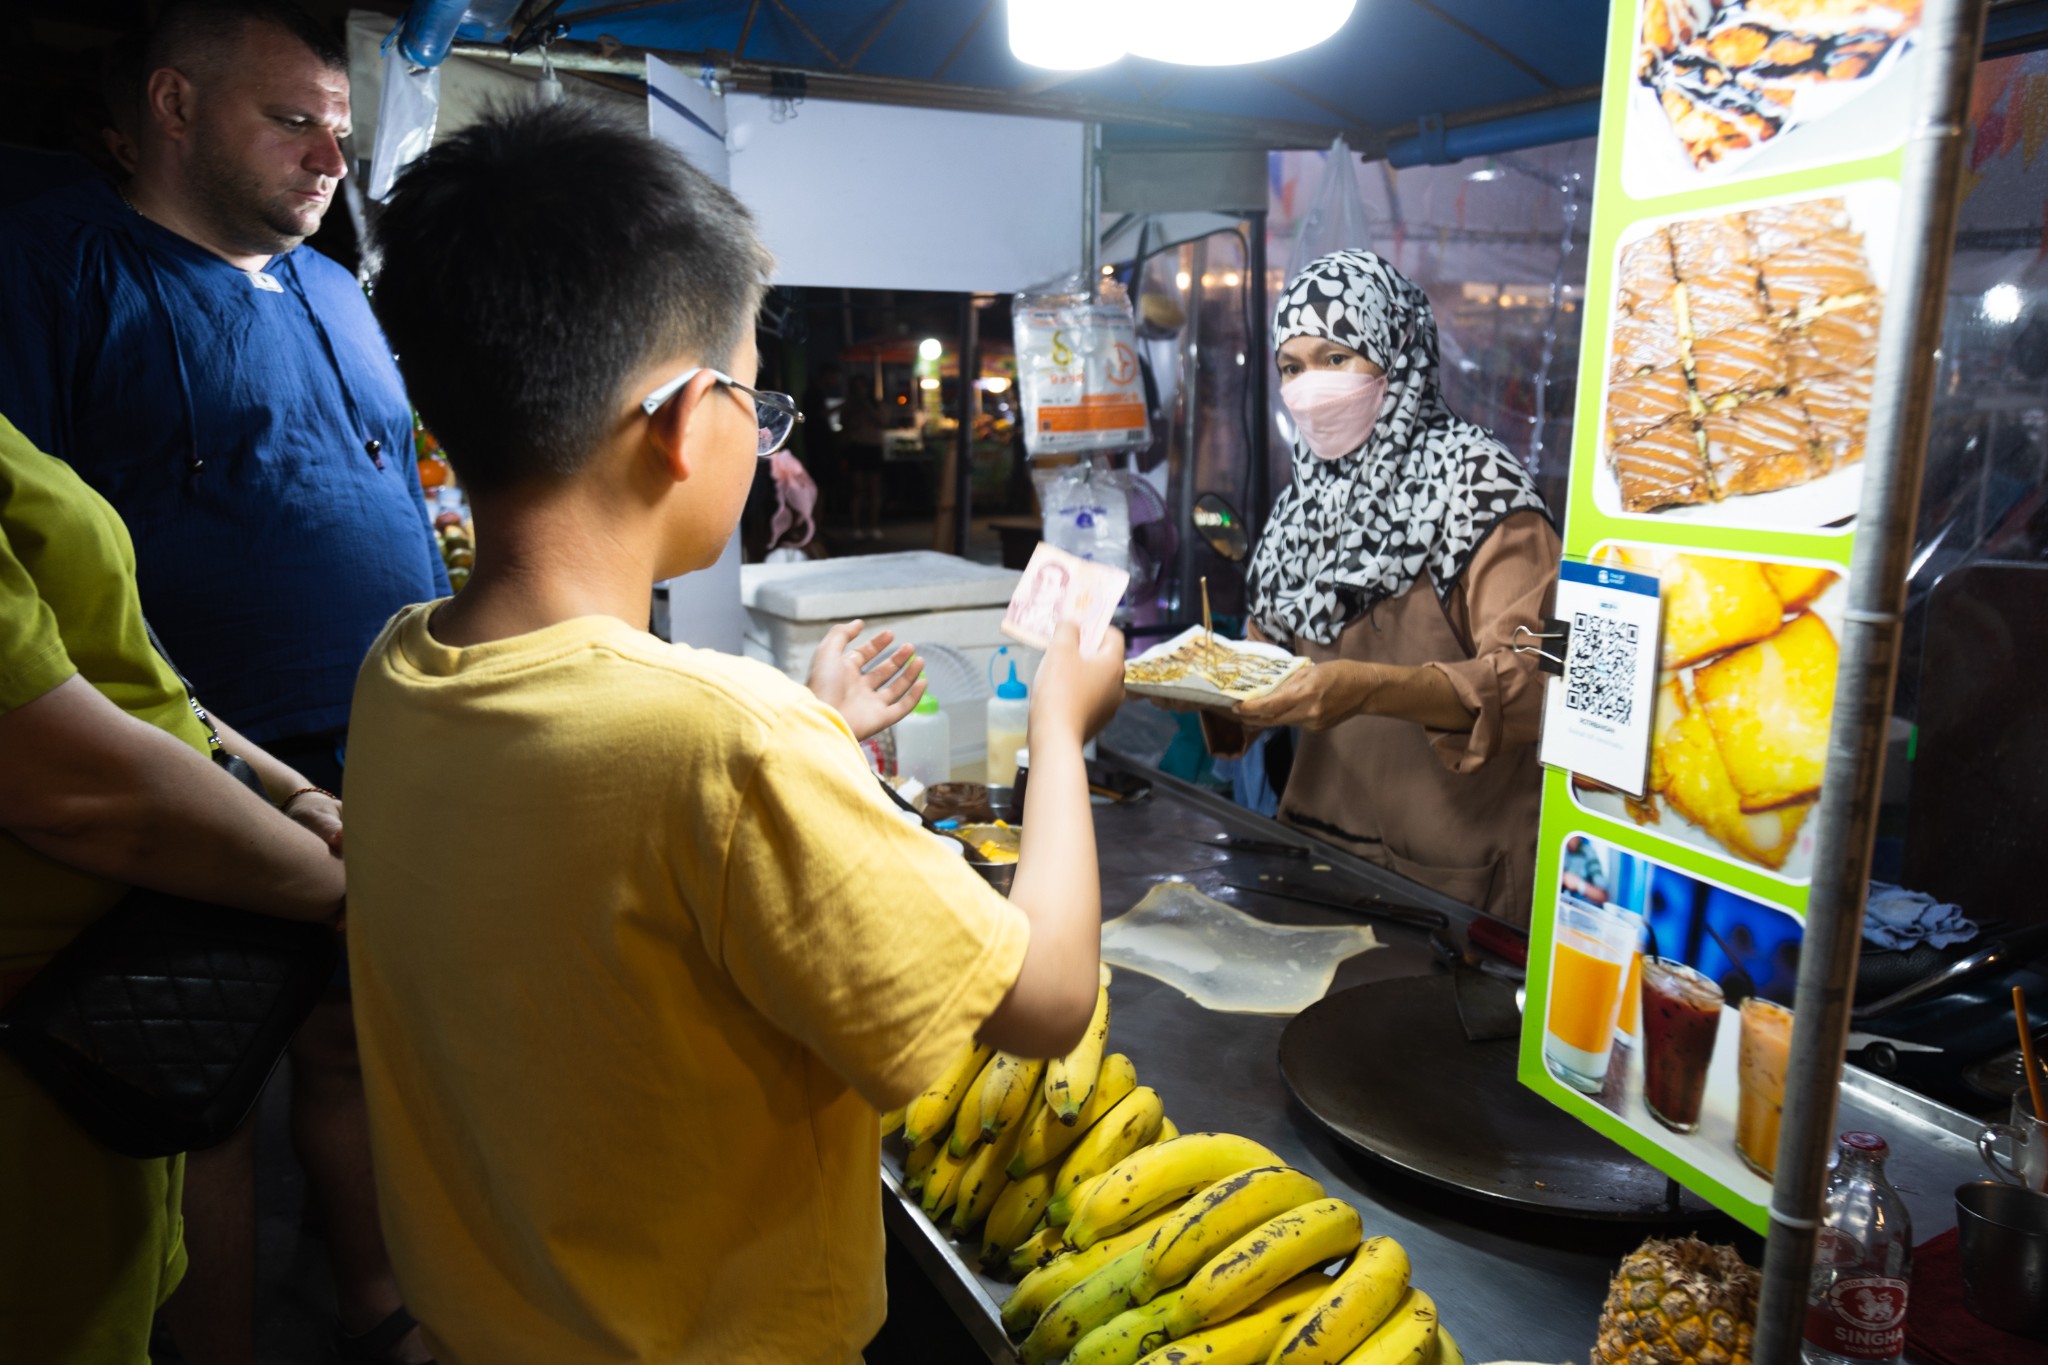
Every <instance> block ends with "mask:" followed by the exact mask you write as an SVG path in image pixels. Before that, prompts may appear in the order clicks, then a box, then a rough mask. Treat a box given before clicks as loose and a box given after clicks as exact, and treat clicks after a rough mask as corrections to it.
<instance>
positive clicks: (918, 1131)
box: [903, 1046, 995, 1147]
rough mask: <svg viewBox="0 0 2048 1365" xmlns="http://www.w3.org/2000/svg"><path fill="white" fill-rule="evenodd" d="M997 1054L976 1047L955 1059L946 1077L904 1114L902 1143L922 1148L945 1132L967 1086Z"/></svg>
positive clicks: (935, 1083)
mask: <svg viewBox="0 0 2048 1365" xmlns="http://www.w3.org/2000/svg"><path fill="white" fill-rule="evenodd" d="M994 1054H995V1049H994V1048H986V1047H980V1046H976V1047H971V1048H969V1049H967V1051H965V1052H963V1053H961V1054H960V1055H959V1056H958V1057H955V1058H954V1059H953V1064H952V1065H951V1066H949V1067H947V1068H946V1070H945V1074H944V1075H942V1076H940V1077H939V1078H938V1079H937V1080H936V1081H933V1082H932V1083H931V1086H930V1087H929V1088H928V1089H926V1091H925V1092H924V1093H923V1094H922V1095H919V1096H918V1097H917V1098H916V1099H914V1100H912V1101H911V1102H910V1107H909V1108H908V1109H906V1110H905V1111H904V1114H903V1141H904V1142H905V1143H907V1144H909V1145H910V1146H912V1147H919V1146H922V1145H923V1144H924V1142H925V1140H926V1139H927V1138H930V1137H933V1136H936V1135H938V1134H941V1133H943V1132H944V1131H945V1128H946V1124H947V1123H948V1122H949V1121H950V1120H951V1119H952V1117H953V1111H954V1110H956V1109H958V1108H959V1107H960V1097H961V1096H962V1095H964V1094H966V1093H967V1086H968V1083H969V1082H971V1081H972V1080H973V1079H974V1078H975V1077H976V1076H979V1075H980V1074H981V1069H982V1068H983V1067H984V1066H987V1065H988V1059H989V1058H990V1057H991V1056H993V1055H994Z"/></svg>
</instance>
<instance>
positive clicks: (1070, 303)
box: [1010, 276, 1152, 459]
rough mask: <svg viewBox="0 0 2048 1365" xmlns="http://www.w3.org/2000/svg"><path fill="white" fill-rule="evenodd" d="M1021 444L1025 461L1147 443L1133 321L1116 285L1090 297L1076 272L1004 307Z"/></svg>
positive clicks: (1018, 296) (1150, 435)
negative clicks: (1012, 345) (1019, 404)
mask: <svg viewBox="0 0 2048 1365" xmlns="http://www.w3.org/2000/svg"><path fill="white" fill-rule="evenodd" d="M1010 316H1011V318H1012V323H1011V331H1012V334H1013V336H1014V338H1015V341H1016V345H1017V388H1018V392H1019V393H1020V394H1021V396H1022V399H1023V404H1024V449H1025V452H1026V453H1027V454H1028V455H1030V457H1031V458H1032V459H1042V458H1044V457H1045V456H1047V455H1086V454H1091V453H1093V452H1096V451H1104V450H1130V449H1134V448H1140V447H1143V446H1146V445H1149V444H1151V440H1152V431H1151V427H1150V426H1149V425H1148V424H1147V422H1146V420H1145V384H1144V379H1143V378H1142V376H1141V375H1140V373H1139V368H1138V336H1137V326H1136V324H1135V323H1134V322H1133V321H1132V318H1131V305H1130V302H1129V300H1127V299H1126V298H1124V296H1123V293H1122V291H1121V290H1114V289H1110V288H1107V287H1106V288H1105V291H1104V296H1103V297H1102V298H1101V299H1100V300H1099V301H1091V300H1090V298H1089V295H1088V293H1087V291H1086V289H1085V288H1084V287H1083V285H1082V283H1081V281H1080V279H1079V277H1078V276H1076V277H1071V278H1069V279H1068V280H1066V281H1064V282H1063V284H1062V286H1061V287H1060V288H1058V289H1055V290H1038V291H1032V292H1029V293H1023V294H1019V295H1017V298H1016V303H1015V305H1014V306H1013V307H1012V309H1011V310H1010Z"/></svg>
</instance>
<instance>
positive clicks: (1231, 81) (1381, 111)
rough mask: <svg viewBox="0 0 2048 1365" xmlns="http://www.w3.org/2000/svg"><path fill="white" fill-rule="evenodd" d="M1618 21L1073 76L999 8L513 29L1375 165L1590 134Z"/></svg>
mask: <svg viewBox="0 0 2048 1365" xmlns="http://www.w3.org/2000/svg"><path fill="white" fill-rule="evenodd" d="M451 2H452V0H439V3H440V4H441V5H443V6H445V5H447V4H449V3H451ZM430 3H431V0H414V6H413V8H414V10H415V11H418V10H421V9H422V8H424V7H429V5H430ZM1255 4H1256V0H1251V3H1249V4H1248V5H1247V8H1248V9H1251V8H1253V7H1255ZM1607 10H1608V6H1607V3H1606V0H1543V3H1541V4H1528V3H1525V2H1524V0H1359V4H1358V7H1357V9H1356V10H1355V11H1354V12H1353V13H1352V16H1351V18H1350V20H1349V21H1348V22H1346V24H1345V25H1344V27H1343V28H1342V29H1341V30H1339V31H1338V32H1337V34H1336V35H1335V36H1334V37H1332V38H1330V39H1328V40H1327V41H1325V42H1323V43H1322V44H1320V45H1318V46H1317V47H1314V48H1311V49H1310V50H1308V51H1306V52H1301V53H1297V54H1295V55H1293V56H1289V57H1283V58H1279V59H1277V60H1274V61H1269V62H1262V63H1259V64H1258V65H1256V66H1249V67H1206V68H1205V67H1185V66H1174V65H1168V64H1165V63H1160V62H1153V61H1147V60H1144V59H1142V58H1135V57H1126V58H1124V59H1122V60H1121V61H1118V62H1115V63H1112V64H1111V65H1109V66H1107V67H1103V68H1099V69H1097V70H1093V71H1083V72H1071V73H1069V72H1057V71H1047V70H1044V69H1042V68H1038V67H1033V66H1027V65H1025V64H1024V63H1022V62H1019V61H1018V60H1017V59H1016V58H1015V57H1013V56H1012V55H1011V53H1010V45H1009V36H1008V21H1007V17H1006V14H1005V8H1004V4H1003V0H562V3H560V4H559V5H557V6H552V7H549V6H546V5H544V4H542V3H540V0H529V3H528V4H526V5H525V6H523V7H522V13H521V15H520V16H519V17H516V18H515V19H514V20H513V22H512V25H511V27H512V29H513V31H514V36H513V39H512V41H513V42H515V43H526V42H531V41H532V40H534V39H535V38H537V37H538V35H539V34H541V33H544V32H551V33H554V34H556V35H557V36H556V40H555V41H556V45H557V50H558V51H576V50H583V49H585V48H589V47H595V48H597V49H599V50H609V49H610V48H611V47H612V46H613V45H618V46H623V47H627V48H646V49H650V50H654V51H657V52H662V53H667V54H684V55H686V56H702V57H705V58H707V59H711V60H716V61H721V62H723V63H726V64H728V65H729V66H730V67H731V68H732V69H733V70H734V71H735V72H737V73H741V74H742V75H744V74H747V73H752V74H754V75H755V76H757V77H759V78H761V79H763V80H765V79H766V73H768V72H771V71H773V72H780V73H783V78H784V81H785V82H788V81H789V79H790V73H800V75H801V77H802V78H803V80H804V85H805V89H806V91H807V93H810V94H814V95H826V96H829V97H834V98H863V97H866V98H882V99H891V98H892V97H893V98H895V99H900V100H904V101H906V102H907V101H911V100H913V99H914V98H915V97H916V95H917V94H919V93H922V94H924V95H925V96H927V97H929V98H931V100H932V101H933V102H935V103H940V104H954V105H958V106H960V107H972V106H973V105H975V104H977V103H980V104H982V105H984V106H985V107H989V108H993V109H1000V108H1024V109H1036V110H1038V111H1039V112H1054V111H1055V110H1056V109H1057V110H1059V111H1061V112H1067V113H1068V116H1069V117H1076V118H1094V119H1096V120H1097V121H1099V122H1101V123H1103V124H1104V125H1105V129H1106V134H1107V136H1108V137H1109V138H1110V139H1111V140H1120V141H1138V140H1146V139H1178V140H1187V139H1196V140H1200V141H1204V142H1208V143H1212V144H1213V143H1215V142H1218V141H1226V142H1236V143H1241V144H1260V145H1265V146H1269V147H1282V146H1322V145H1326V144H1327V143H1328V142H1329V140H1330V139H1331V138H1333V137H1335V136H1337V135H1338V134H1339V133H1343V134H1345V135H1346V136H1347V137H1348V138H1349V139H1350V140H1351V142H1352V144H1353V145H1354V146H1355V147H1357V148H1358V149H1359V150H1361V151H1364V152H1367V153H1369V154H1370V153H1373V152H1381V151H1384V150H1385V149H1386V147H1387V145H1388V144H1389V143H1390V142H1392V141H1393V140H1394V139H1396V138H1399V137H1401V136H1403V135H1412V134H1414V133H1416V132H1417V131H1418V124H1420V125H1421V129H1422V131H1424V132H1425V133H1427V131H1428V130H1429V129H1430V128H1431V127H1433V126H1434V121H1435V120H1441V122H1442V124H1443V125H1444V126H1447V127H1450V128H1457V127H1459V126H1462V125H1469V124H1472V123H1476V122H1479V121H1484V120H1490V119H1493V118H1497V117H1500V116H1502V115H1526V114H1528V113H1530V112H1532V111H1547V110H1552V109H1559V108H1570V109H1572V111H1573V112H1572V117H1573V118H1575V119H1576V123H1575V124H1574V126H1571V127H1568V128H1565V129H1563V130H1561V131H1553V132H1550V133H1549V136H1548V137H1546V138H1544V139H1541V140H1549V139H1550V138H1555V137H1563V136H1577V135H1582V134H1584V133H1588V132H1590V131H1592V121H1593V114H1594V110H1595V109H1596V107H1597V99H1598V89H1597V86H1598V82H1599V65H1600V57H1601V49H1602V46H1603V44H1604V42H1605V38H1606V26H1607ZM413 17H414V19H415V21H416V20H417V19H418V18H419V16H418V15H417V14H415V15H414V16H413ZM505 36H506V34H505V31H504V29H503V28H498V29H496V30H495V31H486V30H485V29H483V28H481V27H479V26H476V25H473V24H472V25H465V26H464V28H463V29H462V32H461V37H462V38H464V39H468V40H479V39H480V40H485V41H492V42H497V41H502V40H504V38H505ZM742 83H743V85H744V81H743V82H742Z"/></svg>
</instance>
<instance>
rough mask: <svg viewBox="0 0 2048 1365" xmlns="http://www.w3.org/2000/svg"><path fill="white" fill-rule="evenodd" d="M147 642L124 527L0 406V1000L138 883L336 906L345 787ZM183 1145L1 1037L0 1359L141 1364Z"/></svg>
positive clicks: (301, 915)
mask: <svg viewBox="0 0 2048 1365" xmlns="http://www.w3.org/2000/svg"><path fill="white" fill-rule="evenodd" d="M214 721H215V725H216V727H217V728H218V729H219V731H220V735H221V738H222V740H223V741H224V743H225V746H226V748H227V749H228V750H229V751H230V752H233V753H238V754H240V755H241V756H242V757H243V758H244V759H246V760H248V762H249V763H250V765H251V766H252V767H254V768H255V770H256V773H257V775H258V776H259V777H260V778H262V780H263V785H264V788H265V790H266V791H267V792H268V793H269V794H270V797H271V799H272V800H273V801H279V802H282V803H283V806H284V810H283V813H280V812H279V811H278V810H277V809H274V808H272V807H271V806H269V805H266V804H265V803H264V802H263V800H262V799H261V798H259V797H257V796H256V795H255V793H253V792H251V791H250V790H249V789H248V788H246V787H244V786H242V784H241V783H239V782H237V781H236V780H235V779H234V778H233V777H231V776H230V775H229V774H228V773H227V771H226V770H225V769H223V768H221V767H220V766H218V765H217V764H215V763H213V762H212V761H211V760H210V759H209V757H208V755H207V747H208V746H207V735H206V730H205V728H204V727H203V726H202V725H201V724H200V722H199V718H198V717H197V716H196V715H195V714H194V712H193V709H192V704H191V700H190V698H188V697H187V695H186V693H185V689H184V686H183V685H182V684H181V683H180V682H179V680H178V677H177V675H176V674H175V673H174V672H173V671H172V670H171V668H170V666H169V665H168V664H167V663H166V662H165V661H164V659H163V658H162V657H161V656H160V655H158V653H157V652H156V650H155V649H154V648H153V647H152V646H151V644H150V641H149V636H148V632H147V629H146V628H145V626H144V625H143V620H142V608H141V605H140V600H139V599H138V597H137V595H136V589H135V552H134V548H133V546H132V545H131V544H130V542H129V539H128V530H127V528H126V527H125V526H124V525H122V523H121V519H120V517H119V516H117V515H116V514H115V512H114V509H113V508H112V507H110V506H109V505H108V504H107V502H106V500H105V499H103V498H101V497H100V495H99V494H97V493H95V492H93V491H92V490H91V489H90V488H88V487H87V486H86V485H85V484H84V482H83V481H81V480H80V479H79V477H78V476H77V475H76V474H75V473H73V472H72V470H71V468H70V466H68V465H66V464H64V463H63V462H62V461H60V460H57V459H54V458H52V457H51V456H48V455H45V454H43V453H42V452H40V451H38V450H36V449H35V448H34V447H33V446H32V445H30V444H29V442H28V440H27V439H26V438H25V437H23V436H22V434H21V433H20V432H19V431H17V430H16V429H15V428H14V426H13V425H12V424H11V423H9V422H7V421H6V420H5V418H0V754H5V755H6V761H5V762H4V763H0V1002H4V1001H5V1000H6V999H7V998H9V997H11V995H12V994H13V992H14V991H15V990H18V989H19V988H20V986H21V984H22V983H23V982H24V981H26V980H27V979H28V978H29V977H31V976H33V975H34V973H35V972H36V971H37V970H38V969H39V968H41V967H42V965H43V964H44V963H45V962H47V961H48V960H49V958H50V957H51V955H52V954H54V953H55V952H56V951H57V950H58V949H59V948H62V947H63V946H64V945H65V944H66V943H67V942H69V941H70V940H71V938H72V937H73V936H74V935H76V934H77V933H78V932H79V930H81V929H83V928H84V927H85V926H86V925H88V924H90V923H91V922H92V921H93V920H94V919H96V918H98V917H99V916H100V915H101V914H103V913H104V912H105V911H107V910H108V909H109V908H111V907H112V906H113V905H114V903H115V902H116V901H118V900H119V899H120V898H121V897H122V895H123V894H125V892H126V891H127V890H128V888H130V887H132V886H147V887H150V888H152V889H154V890H160V891H167V892H171V893H173V894H176V895H180V896H188V897H191V898H193V899H197V900H205V901H211V902H214V903H216V904H221V905H230V906H235V907H237V908H239V909H244V910H255V911H261V912H264V913H268V914H275V915H282V916H285V917H288V918H292V919H302V920H316V921H322V920H333V919H335V918H336V917H337V916H338V915H339V913H340V910H341V900H342V893H343V881H342V868H341V857H340V854H341V841H342V835H341V803H340V802H339V801H336V800H334V799H333V798H331V797H328V796H326V795H325V794H323V793H320V792H316V791H311V790H307V788H308V784H307V782H306V781H305V779H304V778H303V777H301V776H300V775H299V774H298V773H296V772H294V771H293V770H292V769H291V768H289V767H287V766H286V765H284V764H282V763H280V762H278V761H277V760H276V759H274V758H272V757H270V756H269V755H267V754H265V753H263V752H262V751H261V750H260V749H257V748H255V747H254V746H252V745H250V744H249V743H247V742H246V741H245V740H243V739H242V738H241V736H239V735H237V734H236V733H235V732H234V730H233V729H232V728H231V727H229V726H228V725H227V724H225V723H223V722H221V721H220V719H219V717H215V718H214ZM183 1167H184V1158H183V1157H182V1156H175V1157H170V1158H159V1159H156V1160H150V1161H137V1160H134V1159H132V1158H129V1157H124V1156H120V1155H117V1154H116V1153H114V1152H113V1151H111V1150H109V1149H107V1148H105V1147H103V1146H101V1145H100V1144H99V1143H98V1142H96V1141H95V1140H94V1139H92V1138H91V1137H88V1136H87V1135H86V1134H85V1133H84V1132H83V1131H82V1130H80V1129H79V1128H78V1127H77V1126H75V1125H74V1124H73V1123H72V1122H71V1121H70V1119H68V1118H67V1117H65V1115H64V1114H63V1112H62V1111H61V1110H59V1109H58V1108H57V1107H56V1105H55V1104H54V1103H53V1102H52V1101H51V1100H50V1099H49V1097H48V1096H47V1095H45V1094H44V1092H43V1091H42V1089H41V1088H40V1087H39V1086H38V1085H37V1084H36V1083H35V1082H34V1081H33V1080H31V1079H30V1078H29V1077H28V1076H26V1075H25V1074H24V1073H23V1072H22V1071H21V1070H20V1069H19V1068H18V1067H17V1066H16V1065H15V1064H14V1063H13V1062H12V1061H11V1060H9V1059H8V1058H6V1057H4V1056H0V1365H71V1362H77V1365H147V1362H148V1360H149V1349H148V1340H149V1328H150V1319H151V1316H152V1315H153V1314H154V1313H155V1311H156V1309H157V1308H158V1306H159V1305H161V1304H162V1303H163V1301H164V1300H165V1299H166V1298H168V1297H169V1296H170V1293H171V1291H172V1290H173V1289H175V1288H176V1287H177V1283H178V1278H179V1276H180V1275H182V1274H183V1272H184V1262H185V1257H184V1250H183V1246H182V1241H181V1219H180V1216H179V1197H180V1189H181V1184H182V1177H183Z"/></svg>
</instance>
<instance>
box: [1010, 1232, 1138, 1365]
mask: <svg viewBox="0 0 2048 1365" xmlns="http://www.w3.org/2000/svg"><path fill="white" fill-rule="evenodd" d="M1144 1254H1145V1252H1144V1248H1143V1247H1132V1248H1131V1249H1130V1250H1129V1251H1126V1252H1125V1253H1124V1254H1123V1255H1121V1256H1119V1257H1117V1258H1116V1259H1115V1260H1113V1261H1111V1262H1109V1263H1108V1264H1107V1265H1105V1266H1103V1267H1102V1268H1101V1269H1099V1270H1096V1271H1095V1272H1094V1273H1092V1274H1090V1275H1089V1276H1088V1277H1087V1278H1086V1279H1084V1280H1082V1281H1081V1282H1080V1283H1078V1284H1076V1285H1075V1286H1074V1287H1073V1288H1072V1289H1069V1290H1068V1291H1067V1292H1066V1293H1064V1294H1062V1295H1060V1296H1059V1297H1058V1298H1057V1299H1054V1300H1053V1301H1052V1303H1051V1304H1050V1305H1049V1306H1048V1307H1047V1308H1046V1310H1045V1313H1044V1315H1043V1316H1041V1317H1040V1318H1039V1319H1038V1325H1037V1326H1035V1327H1033V1328H1032V1329H1031V1334H1030V1335H1029V1336H1027V1337H1025V1338H1024V1342H1023V1344H1022V1345H1020V1346H1019V1347H1018V1348H1017V1359H1018V1360H1019V1361H1021V1362H1022V1365H1045V1362H1046V1361H1048V1360H1054V1359H1057V1358H1059V1357H1061V1356H1064V1355H1066V1354H1068V1353H1069V1352H1071V1351H1072V1350H1073V1349H1074V1347H1075V1346H1076V1345H1077V1344H1078V1343H1079V1342H1080V1340H1081V1338H1083V1337H1085V1336H1087V1335H1088V1334H1089V1333H1091V1332H1093V1331H1094V1330H1095V1329H1096V1328H1098V1327H1100V1326H1102V1325H1103V1324H1104V1323H1106V1322H1108V1321H1109V1320H1110V1319H1111V1318H1113V1317H1115V1316H1117V1315H1118V1314H1119V1313H1121V1312H1123V1311H1124V1310H1125V1309H1126V1308H1129V1307H1130V1306H1131V1276H1133V1275H1135V1274H1137V1273H1138V1258H1139V1257H1141V1256H1143V1255H1144Z"/></svg>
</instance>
